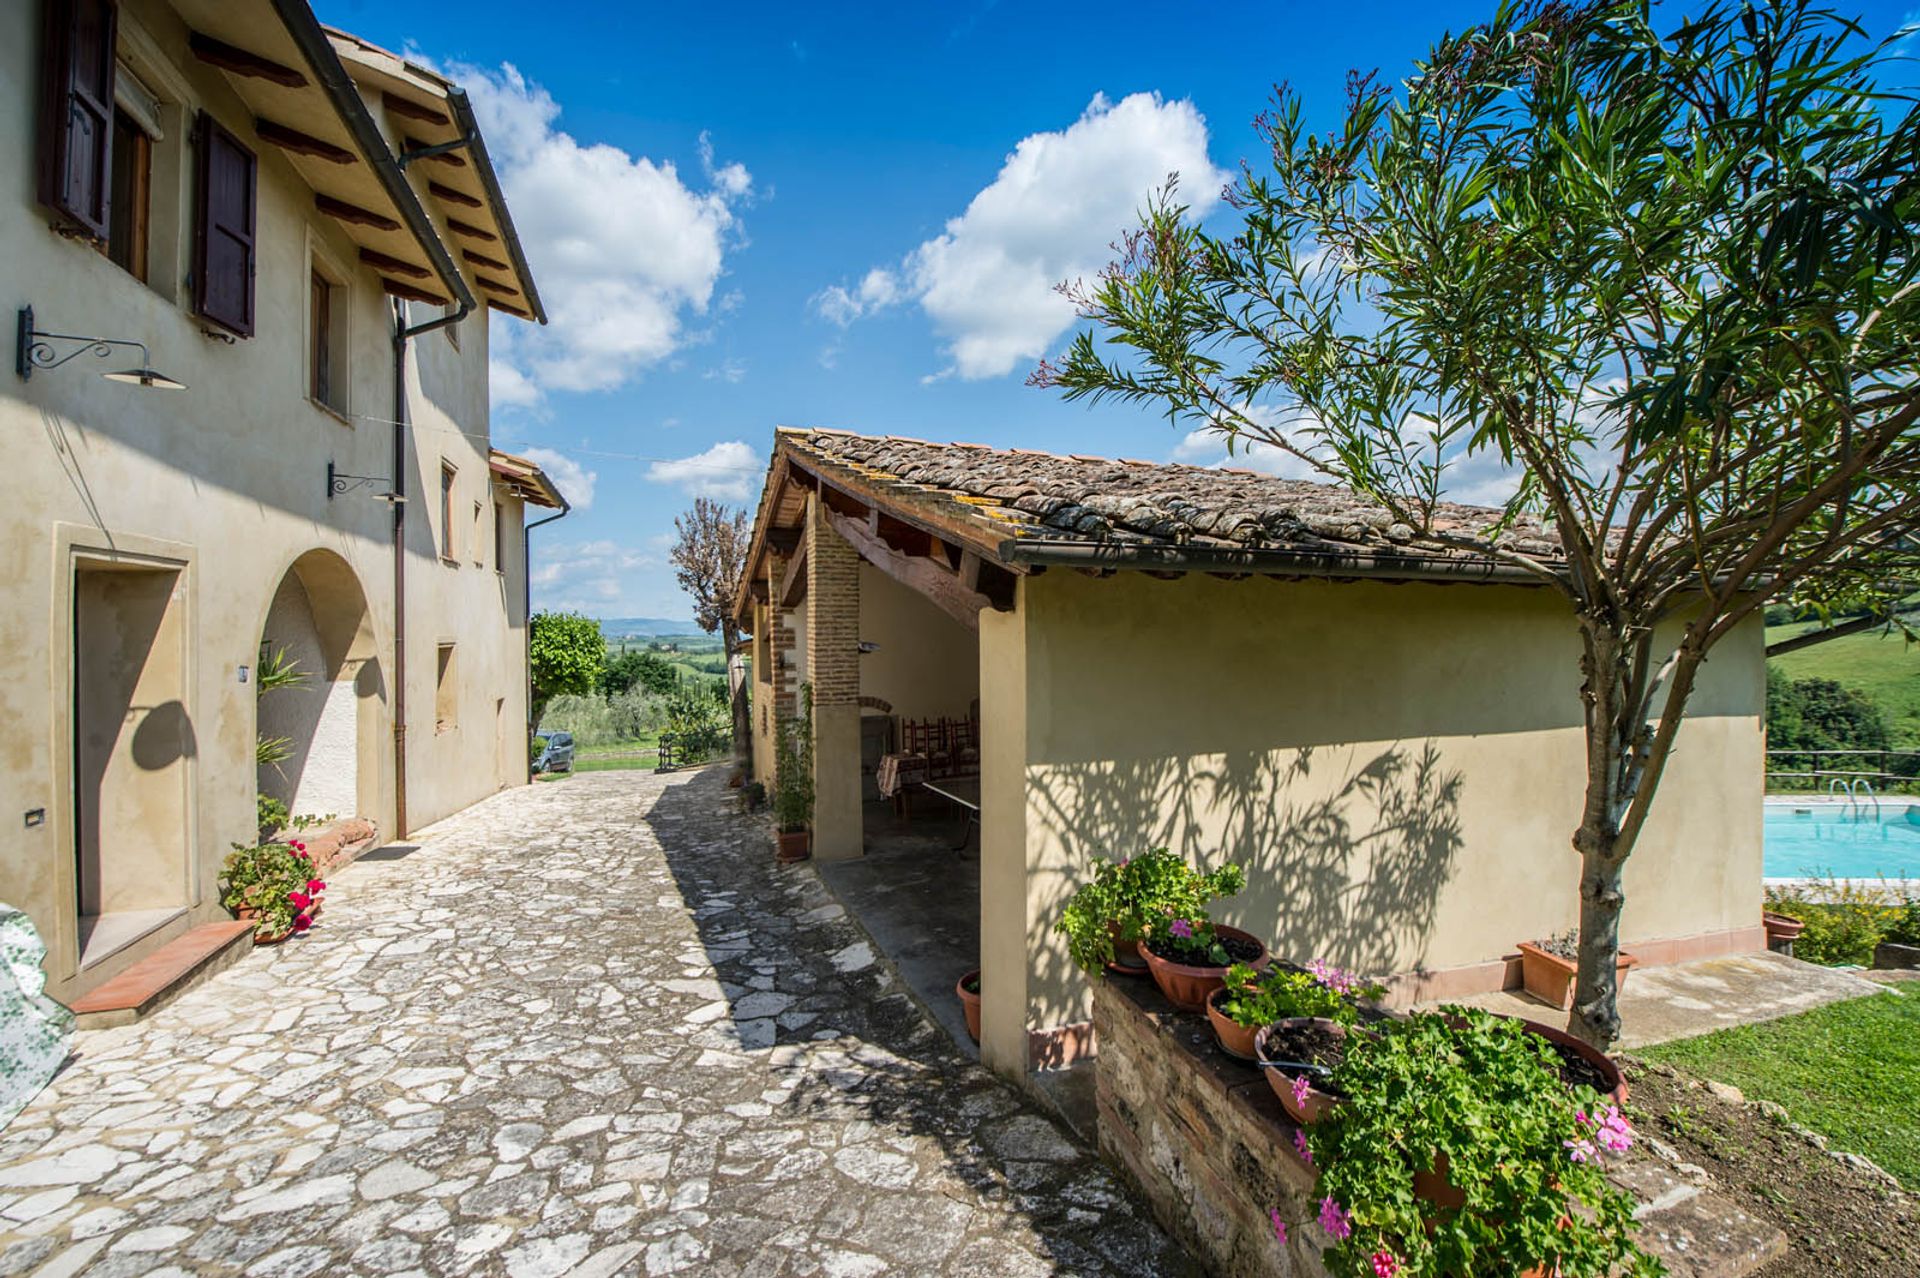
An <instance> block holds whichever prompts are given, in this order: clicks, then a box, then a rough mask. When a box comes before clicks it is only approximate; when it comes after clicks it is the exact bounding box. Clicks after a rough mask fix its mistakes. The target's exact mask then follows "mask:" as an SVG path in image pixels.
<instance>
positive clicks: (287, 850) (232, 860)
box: [220, 841, 327, 945]
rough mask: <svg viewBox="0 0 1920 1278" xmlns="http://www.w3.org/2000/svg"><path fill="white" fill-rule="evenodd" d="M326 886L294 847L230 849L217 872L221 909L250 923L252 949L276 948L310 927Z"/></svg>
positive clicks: (301, 850) (243, 846) (270, 845)
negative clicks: (267, 946)
mask: <svg viewBox="0 0 1920 1278" xmlns="http://www.w3.org/2000/svg"><path fill="white" fill-rule="evenodd" d="M326 889H327V885H326V884H325V883H324V882H322V881H321V880H320V879H319V878H317V877H315V876H314V873H313V862H312V861H311V860H310V859H309V858H308V857H307V855H306V849H305V848H304V847H303V846H302V845H301V844H300V843H299V842H298V841H295V842H293V843H261V844H256V845H253V846H248V845H246V844H243V843H236V844H234V845H233V851H231V852H229V853H228V854H227V859H226V861H225V863H224V864H223V865H222V867H221V873H220V904H222V905H224V906H226V907H227V908H228V909H229V910H231V911H233V916H234V917H235V918H237V919H240V920H241V921H243V922H250V923H252V924H253V940H254V944H256V945H278V944H279V943H280V942H282V941H284V940H286V939H287V938H288V937H289V936H292V935H293V934H294V933H296V932H304V931H306V930H307V929H308V928H310V927H312V926H313V920H314V916H315V915H317V914H318V913H319V912H320V894H321V893H322V892H325V891H326Z"/></svg>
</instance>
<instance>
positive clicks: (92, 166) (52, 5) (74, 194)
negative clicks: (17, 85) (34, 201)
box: [40, 0, 119, 239]
mask: <svg viewBox="0 0 1920 1278" xmlns="http://www.w3.org/2000/svg"><path fill="white" fill-rule="evenodd" d="M43 3H44V4H45V6H46V8H45V10H44V13H43V15H42V16H43V17H44V19H45V20H44V23H43V25H42V30H43V39H42V41H41V45H40V92H41V98H40V201H41V203H43V204H45V205H47V206H48V207H49V208H51V209H53V210H54V211H55V212H56V213H59V214H60V215H61V216H62V217H63V218H65V219H66V220H68V221H70V222H72V223H73V224H74V225H75V226H77V227H79V228H80V229H81V230H84V231H86V232H87V233H88V234H89V235H91V236H93V237H94V238H95V239H105V238H106V236H107V222H108V205H109V203H110V201H109V198H108V192H109V191H110V190H111V189H112V174H113V170H112V167H111V166H112V152H113V66H114V48H115V43H114V27H115V21H116V19H117V18H118V16H119V10H118V8H117V7H116V6H115V4H114V0H43Z"/></svg>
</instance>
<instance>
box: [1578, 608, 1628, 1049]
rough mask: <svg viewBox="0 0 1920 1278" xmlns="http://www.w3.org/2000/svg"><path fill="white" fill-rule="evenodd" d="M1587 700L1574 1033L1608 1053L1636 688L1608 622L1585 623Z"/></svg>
mask: <svg viewBox="0 0 1920 1278" xmlns="http://www.w3.org/2000/svg"><path fill="white" fill-rule="evenodd" d="M1580 638H1581V647H1582V651H1581V657H1580V665H1581V670H1582V673H1583V674H1584V675H1585V676H1586V680H1585V682H1584V683H1583V684H1582V685H1581V689H1580V693H1581V700H1582V701H1583V702H1584V703H1585V705H1586V733H1585V736H1586V753H1587V786H1586V798H1585V802H1584V803H1583V805H1582V808H1581V813H1580V828H1579V829H1578V830H1576V831H1575V832H1574V836H1573V846H1574V850H1575V851H1577V852H1578V853H1579V854H1580V953H1579V971H1578V974H1577V976H1576V978H1575V982H1574V994H1573V1012H1572V1014H1571V1015H1570V1016H1569V1017H1568V1020H1567V1031H1568V1032H1569V1033H1571V1034H1574V1035H1576V1036H1577V1037H1579V1038H1581V1039H1583V1040H1585V1041H1586V1042H1588V1043H1591V1044H1593V1046H1595V1047H1598V1048H1600V1049H1602V1050H1605V1049H1606V1048H1607V1047H1608V1046H1610V1045H1611V1044H1612V1043H1613V1040H1614V1039H1616V1038H1618V1037H1619V1036H1620V1013H1619V1010H1618V1008H1617V1007H1616V1006H1615V1001H1614V1000H1615V995H1616V993H1617V991H1616V989H1615V986H1616V980H1615V975H1614V958H1615V956H1616V955H1618V954H1619V952H1620V911H1621V907H1622V906H1624V905H1625V904H1626V897H1625V896H1624V895H1623V894H1622V892H1621V890H1620V869H1621V865H1622V863H1623V862H1624V861H1625V859H1626V856H1625V853H1626V851H1627V850H1628V849H1623V848H1622V847H1621V846H1620V811H1621V807H1622V804H1621V802H1620V794H1621V790H1622V780H1623V774H1624V771H1625V770H1624V768H1623V766H1622V764H1623V763H1624V762H1625V759H1624V756H1625V754H1626V751H1627V749H1628V748H1629V742H1628V741H1626V740H1624V739H1623V737H1622V722H1623V719H1624V716H1623V715H1622V714H1621V708H1622V702H1623V701H1624V700H1625V699H1626V698H1627V697H1628V696H1629V693H1628V691H1627V690H1628V688H1630V687H1631V686H1632V685H1631V681H1630V680H1629V679H1628V677H1627V674H1628V671H1627V669H1626V649H1625V644H1624V643H1623V642H1622V637H1621V635H1620V634H1619V633H1618V631H1617V629H1616V628H1615V627H1613V626H1610V625H1609V624H1608V621H1607V619H1605V618H1601V617H1595V616H1592V615H1587V616H1583V617H1582V618H1581V620H1580Z"/></svg>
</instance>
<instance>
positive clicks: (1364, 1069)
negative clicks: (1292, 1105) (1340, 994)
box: [1305, 1007, 1664, 1278]
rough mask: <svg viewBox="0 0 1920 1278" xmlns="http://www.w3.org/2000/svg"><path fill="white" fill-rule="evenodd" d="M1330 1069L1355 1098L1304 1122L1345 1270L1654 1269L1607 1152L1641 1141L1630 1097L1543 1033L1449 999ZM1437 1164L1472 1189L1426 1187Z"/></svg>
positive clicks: (1323, 1221)
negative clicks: (1555, 1047) (1585, 1075)
mask: <svg viewBox="0 0 1920 1278" xmlns="http://www.w3.org/2000/svg"><path fill="white" fill-rule="evenodd" d="M1330 1081H1331V1083H1332V1085H1333V1086H1334V1088H1336V1089H1337V1090H1338V1092H1339V1093H1340V1094H1342V1095H1344V1096H1345V1097H1346V1098H1347V1099H1346V1100H1345V1102H1344V1103H1343V1104H1342V1105H1341V1106H1340V1107H1339V1108H1338V1109H1337V1110H1335V1111H1333V1112H1332V1113H1331V1114H1330V1115H1329V1116H1328V1117H1327V1118H1325V1119H1323V1120H1322V1121H1321V1122H1319V1123H1316V1124H1314V1125H1313V1126H1311V1127H1309V1128H1307V1129H1305V1131H1306V1140H1305V1144H1306V1146H1307V1149H1308V1151H1309V1152H1310V1154H1311V1156H1312V1159H1313V1162H1314V1164H1315V1165H1316V1166H1317V1167H1318V1169H1319V1172H1320V1191H1321V1193H1322V1194H1323V1195H1325V1197H1324V1198H1323V1199H1322V1201H1321V1204H1320V1216H1319V1223H1320V1225H1321V1227H1322V1228H1323V1229H1324V1230H1325V1231H1326V1233H1327V1234H1328V1236H1329V1237H1330V1238H1332V1240H1333V1246H1332V1248H1331V1249H1329V1250H1328V1251H1327V1252H1325V1253H1324V1255H1323V1260H1324V1261H1325V1263H1326V1266H1327V1272H1328V1273H1329V1274H1331V1275H1334V1276H1335V1278H1375V1276H1376V1275H1378V1274H1382V1273H1388V1274H1394V1275H1398V1276H1399V1278H1428V1276H1431V1278H1439V1276H1440V1275H1456V1274H1519V1273H1523V1272H1524V1271H1526V1270H1527V1269H1529V1268H1532V1267H1534V1266H1539V1267H1541V1268H1542V1269H1544V1270H1545V1271H1546V1272H1548V1273H1554V1274H1558V1275H1559V1278H1607V1276H1610V1275H1629V1274H1630V1275H1635V1276H1636V1278H1645V1276H1649V1275H1657V1274H1660V1273H1663V1272H1664V1268H1663V1266H1661V1265H1660V1263H1659V1262H1658V1261H1657V1260H1655V1259H1653V1258H1652V1257H1649V1256H1648V1255H1646V1254H1645V1253H1644V1252H1642V1251H1641V1250H1640V1249H1639V1248H1638V1247H1637V1246H1636V1245H1635V1243H1634V1241H1633V1229H1634V1222H1633V1207H1634V1200H1633V1198H1632V1196H1631V1195H1629V1194H1626V1193H1623V1192H1622V1191H1620V1190H1617V1189H1615V1188H1613V1187H1612V1186H1611V1185H1610V1184H1609V1183H1608V1181H1607V1178H1606V1173H1605V1171H1604V1169H1603V1168H1604V1164H1605V1162H1606V1160H1607V1159H1608V1158H1609V1157H1611V1156H1612V1155H1614V1154H1618V1153H1621V1152H1624V1151H1625V1150H1626V1149H1627V1148H1628V1147H1629V1146H1631V1144H1632V1143H1633V1131H1632V1128H1631V1126H1630V1125H1629V1124H1628V1123H1627V1120H1626V1119H1625V1117H1624V1116H1622V1115H1621V1114H1620V1112H1619V1110H1618V1109H1616V1108H1614V1107H1613V1106H1612V1105H1611V1104H1610V1103H1608V1102H1607V1101H1606V1100H1604V1099H1603V1098H1602V1097H1601V1096H1599V1095H1598V1094H1597V1093H1595V1092H1594V1091H1592V1090H1591V1089H1589V1088H1585V1087H1579V1088H1569V1087H1568V1086H1567V1085H1566V1084H1565V1083H1564V1082H1562V1080H1561V1078H1560V1075H1559V1072H1558V1066H1557V1058H1556V1057H1555V1055H1554V1054H1553V1052H1552V1050H1551V1049H1550V1048H1549V1047H1548V1046H1547V1044H1546V1042H1545V1040H1543V1039H1541V1038H1539V1037H1538V1036H1537V1035H1533V1034H1529V1033H1527V1032H1526V1031H1525V1030H1524V1029H1522V1028H1521V1027H1520V1025H1519V1024H1518V1023H1517V1022H1514V1021H1510V1020H1504V1019H1501V1018H1497V1017H1494V1016H1491V1015H1489V1014H1487V1013H1485V1012H1481V1011H1477V1010H1469V1009H1466V1008H1458V1007H1450V1008H1446V1009H1444V1014H1443V1015H1430V1014H1416V1015H1414V1016H1411V1017H1407V1018H1405V1019H1402V1020H1394V1021H1389V1022H1384V1023H1382V1024H1380V1025H1378V1026H1376V1027H1373V1028H1371V1029H1370V1030H1369V1031H1368V1032H1367V1033H1364V1034H1352V1035H1349V1036H1348V1039H1347V1047H1346V1051H1345V1053H1344V1055H1343V1056H1342V1058H1341V1060H1340V1062H1339V1064H1337V1065H1336V1066H1334V1068H1333V1073H1332V1077H1331V1080H1330ZM1416 1173H1433V1174H1435V1175H1436V1176H1438V1177H1439V1178H1440V1179H1441V1180H1442V1181H1444V1183H1445V1185H1446V1186H1449V1187H1450V1188H1451V1190H1452V1191H1453V1192H1454V1193H1455V1194H1456V1195H1457V1196H1458V1197H1459V1199H1460V1200H1461V1201H1460V1202H1459V1204H1458V1205H1457V1206H1456V1205H1449V1204H1446V1203H1443V1202H1440V1201H1435V1199H1438V1198H1440V1197H1441V1195H1440V1194H1438V1193H1433V1192H1432V1191H1431V1190H1429V1196H1427V1197H1422V1196H1419V1195H1418V1194H1417V1193H1416V1190H1415V1185H1414V1177H1415V1174H1416Z"/></svg>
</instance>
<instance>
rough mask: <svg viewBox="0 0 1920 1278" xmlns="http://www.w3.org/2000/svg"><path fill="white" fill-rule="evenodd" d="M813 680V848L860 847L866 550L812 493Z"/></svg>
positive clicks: (823, 853) (822, 853)
mask: <svg viewBox="0 0 1920 1278" xmlns="http://www.w3.org/2000/svg"><path fill="white" fill-rule="evenodd" d="M807 679H808V681H809V682H811V683H812V684H813V796H814V797H813V854H814V856H816V857H818V858H820V859H821V860H823V861H836V860H841V859H844V858H846V857H854V856H859V855H860V854H861V851H862V848H861V828H860V827H861V818H860V554H859V552H858V551H856V550H854V548H853V547H852V546H850V545H848V544H847V541H846V539H845V538H844V537H842V536H841V535H840V534H839V533H837V532H835V531H834V530H833V526H832V525H831V524H829V523H828V522H827V513H826V508H825V507H824V506H823V505H822V504H821V502H820V498H819V496H818V495H817V494H816V495H815V496H813V497H810V498H809V499H808V500H807Z"/></svg>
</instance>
